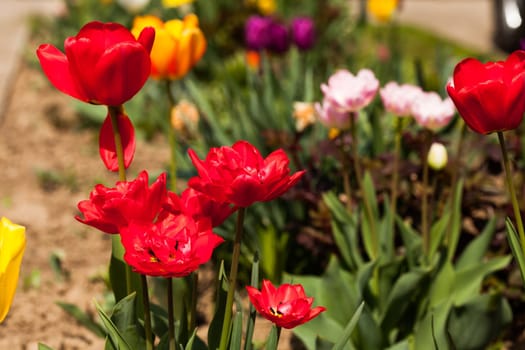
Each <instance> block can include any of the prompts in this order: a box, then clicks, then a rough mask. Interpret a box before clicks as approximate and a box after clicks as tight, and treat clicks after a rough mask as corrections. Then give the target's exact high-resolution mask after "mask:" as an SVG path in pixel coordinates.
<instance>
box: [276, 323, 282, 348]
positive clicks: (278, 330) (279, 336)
mask: <svg viewBox="0 0 525 350" xmlns="http://www.w3.org/2000/svg"><path fill="white" fill-rule="evenodd" d="M275 327H276V328H277V341H276V342H275V345H276V349H278V348H279V339H280V338H281V329H282V328H281V327H278V326H275Z"/></svg>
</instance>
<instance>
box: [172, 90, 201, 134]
mask: <svg viewBox="0 0 525 350" xmlns="http://www.w3.org/2000/svg"><path fill="white" fill-rule="evenodd" d="M199 119H200V116H199V110H198V109H197V107H196V106H195V105H194V104H193V103H191V102H189V101H187V100H184V99H183V100H182V101H180V102H179V103H178V104H177V105H176V106H174V107H173V108H172V109H171V126H172V127H173V129H175V130H176V131H177V132H178V134H179V135H180V136H182V137H183V138H184V139H185V140H194V139H196V138H197V136H198V133H199V132H198V125H199Z"/></svg>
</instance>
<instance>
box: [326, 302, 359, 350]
mask: <svg viewBox="0 0 525 350" xmlns="http://www.w3.org/2000/svg"><path fill="white" fill-rule="evenodd" d="M364 307H365V302H364V301H363V302H361V305H359V307H358V308H357V310H355V312H354V315H353V316H352V318H351V319H350V322H348V325H347V326H346V327H345V330H344V332H343V334H342V335H341V338H340V339H339V340H338V341H337V342H336V343H335V345H334V347H333V348H332V350H343V349H344V347H345V345H346V343H347V342H348V340H349V339H350V336H351V335H352V332H353V331H354V329H355V326H356V325H357V322H358V321H359V317H361V313H362V312H363V308H364Z"/></svg>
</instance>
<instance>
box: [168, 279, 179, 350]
mask: <svg viewBox="0 0 525 350" xmlns="http://www.w3.org/2000/svg"><path fill="white" fill-rule="evenodd" d="M168 338H169V350H176V349H177V338H176V337H175V310H174V308H173V279H172V278H171V277H170V278H168Z"/></svg>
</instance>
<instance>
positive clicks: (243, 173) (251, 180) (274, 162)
mask: <svg viewBox="0 0 525 350" xmlns="http://www.w3.org/2000/svg"><path fill="white" fill-rule="evenodd" d="M189 155H190V158H191V161H192V162H193V165H194V166H195V167H196V168H197V172H198V173H199V176H196V177H193V178H191V179H190V180H189V182H188V185H189V187H192V188H194V189H195V190H197V191H199V192H202V193H204V194H206V195H207V196H209V197H211V198H213V199H214V200H216V201H217V202H220V203H222V202H228V203H231V204H233V205H235V206H237V207H248V206H249V205H251V204H253V203H254V202H266V201H270V200H272V199H275V198H277V197H279V196H280V195H282V194H283V193H285V192H286V191H287V190H288V189H289V188H290V187H292V186H293V185H295V184H296V183H297V182H298V181H299V179H300V178H301V176H302V175H303V174H304V170H303V171H298V172H296V173H295V174H293V175H291V176H290V169H289V168H288V164H289V160H288V157H287V155H286V153H285V152H284V151H283V150H282V149H279V150H277V151H275V152H272V153H271V154H270V155H268V157H266V158H263V157H262V156H261V154H260V153H259V151H258V150H257V149H256V148H255V147H254V146H252V145H251V144H250V143H248V142H247V141H238V142H236V143H235V144H234V145H233V146H232V147H225V146H224V147H220V148H212V149H211V150H210V152H209V153H208V155H207V156H206V159H205V160H204V161H202V160H200V159H199V158H198V157H197V154H196V153H195V152H194V151H193V150H191V149H190V150H189Z"/></svg>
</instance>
